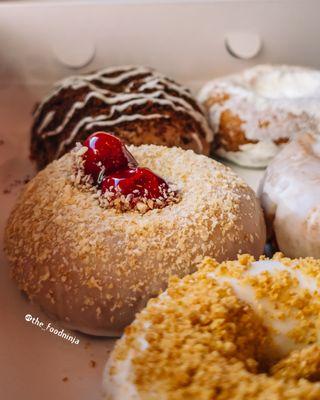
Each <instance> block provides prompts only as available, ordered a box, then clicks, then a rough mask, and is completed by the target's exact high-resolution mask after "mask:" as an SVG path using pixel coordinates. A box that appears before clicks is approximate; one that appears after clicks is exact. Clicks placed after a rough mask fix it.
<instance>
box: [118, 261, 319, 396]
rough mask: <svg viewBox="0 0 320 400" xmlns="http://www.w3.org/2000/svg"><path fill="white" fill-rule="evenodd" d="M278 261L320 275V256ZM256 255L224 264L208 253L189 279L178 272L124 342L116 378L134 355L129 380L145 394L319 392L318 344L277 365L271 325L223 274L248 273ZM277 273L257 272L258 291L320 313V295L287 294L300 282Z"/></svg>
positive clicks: (280, 303)
mask: <svg viewBox="0 0 320 400" xmlns="http://www.w3.org/2000/svg"><path fill="white" fill-rule="evenodd" d="M274 260H275V261H276V260H281V263H283V264H284V265H288V266H289V267H290V268H294V269H298V270H299V271H300V272H301V273H306V274H307V275H308V276H312V277H314V278H316V279H318V278H319V276H320V273H319V267H320V261H316V260H314V259H311V258H308V259H300V260H294V261H291V260H290V259H287V258H281V255H280V254H278V255H276V257H275V258H274ZM252 261H253V258H252V257H251V256H249V255H241V256H239V258H238V260H237V261H232V262H231V261H228V262H224V263H221V264H218V263H217V262H216V261H214V260H212V259H209V258H207V259H206V260H205V261H204V262H203V263H202V265H201V266H200V267H199V269H198V271H197V272H196V273H194V274H192V275H189V276H187V277H185V278H183V279H182V280H180V279H178V278H172V279H171V281H170V285H169V288H168V290H167V291H166V292H165V293H164V294H162V295H161V296H160V297H159V298H157V299H153V300H150V301H149V303H148V306H147V307H146V309H145V310H143V311H142V312H141V313H140V314H139V315H138V317H137V319H136V321H135V322H134V323H133V324H132V325H131V326H129V327H128V328H127V329H126V331H125V335H124V338H123V339H122V340H121V341H120V342H118V345H117V346H116V349H115V351H114V357H113V360H115V361H114V362H113V364H112V366H111V368H110V376H111V378H112V377H114V376H116V375H117V374H118V372H119V368H121V366H122V363H123V362H124V361H125V360H127V359H128V357H129V359H130V363H131V366H132V372H131V374H132V375H131V377H130V379H131V380H132V383H133V384H134V385H135V387H136V388H137V390H138V393H139V398H141V399H150V398H152V399H153V398H155V399H156V398H159V396H162V397H161V398H166V399H168V400H182V399H193V398H197V399H201V400H202V399H203V400H209V399H217V400H229V399H235V400H240V399H241V400H242V399H252V400H253V399H259V400H267V399H268V400H269V399H274V400H288V399H295V400H299V399H301V400H303V399H312V400H316V399H319V397H320V384H319V383H314V381H315V380H319V377H320V375H319V371H320V369H319V365H320V361H319V360H320V356H319V355H320V351H319V347H318V345H317V344H313V345H311V346H308V345H307V346H306V347H304V348H302V349H301V350H295V351H293V352H292V353H290V354H289V355H288V356H287V357H285V358H283V359H282V360H280V361H275V363H274V364H273V365H271V366H270V365H269V361H270V352H272V349H273V342H272V332H270V331H269V330H268V329H267V327H266V326H265V324H264V322H265V321H264V320H263V318H262V317H261V316H259V315H258V314H257V313H256V312H254V310H253V309H252V308H251V307H250V306H249V305H248V304H246V303H245V302H244V301H242V300H240V299H239V298H238V297H237V296H236V295H235V292H234V291H233V290H232V288H231V287H230V285H226V284H222V283H221V282H220V281H219V276H223V275H226V274H230V275H231V276H233V277H236V278H238V277H239V276H240V277H241V276H242V275H243V274H244V273H245V272H246V271H248V270H249V268H250V265H251V263H252ZM317 269H318V271H317ZM213 272H214V273H216V272H217V278H216V279H213V278H212V273H213ZM258 275H259V274H258ZM270 276H271V275H267V276H266V275H265V274H261V276H260V277H259V279H257V277H252V278H254V279H253V280H252V281H251V283H252V284H253V285H254V286H255V287H256V288H258V287H259V288H260V289H261V291H257V296H266V297H269V298H271V299H273V301H274V302H276V304H277V306H279V308H280V309H282V307H284V308H285V309H286V311H287V312H291V308H290V306H291V305H292V304H291V303H292V302H293V307H292V309H294V310H299V311H300V314H299V315H297V314H295V317H297V318H300V319H301V320H303V319H307V318H309V317H310V315H313V316H315V315H316V316H318V315H319V313H318V308H316V309H311V308H312V307H311V303H312V304H314V303H317V301H318V300H319V297H320V295H319V294H317V300H316V301H315V302H312V301H310V299H309V298H308V297H310V296H306V297H307V299H306V300H304V297H303V294H306V291H305V290H303V289H302V291H301V296H299V298H298V297H297V296H294V298H293V299H290V298H287V295H288V294H289V292H288V290H289V286H290V285H292V287H293V289H294V288H295V287H296V286H297V283H296V282H295V281H294V280H290V279H288V276H287V275H286V274H280V275H279V277H278V278H279V279H278V281H275V280H273V279H270ZM270 292H271V293H270ZM282 292H284V294H283V293H282ZM283 303H284V304H285V305H283ZM306 303H308V304H309V307H307V305H306ZM294 312H295V311H294ZM317 319H319V318H317ZM304 333H305V335H306V336H307V337H308V332H307V331H304ZM308 339H309V338H308ZM312 340H313V342H314V341H315V340H316V338H312ZM307 341H308V340H307ZM142 343H143V345H142Z"/></svg>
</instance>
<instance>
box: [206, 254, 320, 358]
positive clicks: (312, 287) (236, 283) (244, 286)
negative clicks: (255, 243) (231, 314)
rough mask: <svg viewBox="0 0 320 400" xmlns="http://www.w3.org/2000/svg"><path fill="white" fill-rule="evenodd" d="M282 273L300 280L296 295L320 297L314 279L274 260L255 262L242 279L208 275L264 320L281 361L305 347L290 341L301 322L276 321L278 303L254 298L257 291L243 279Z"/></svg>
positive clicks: (293, 320) (291, 320) (290, 320)
mask: <svg viewBox="0 0 320 400" xmlns="http://www.w3.org/2000/svg"><path fill="white" fill-rule="evenodd" d="M281 271H286V272H288V273H289V274H290V276H291V277H292V278H294V279H297V281H298V287H297V288H296V292H301V291H303V290H307V291H308V292H309V293H310V294H312V295H313V294H314V293H315V292H317V293H320V289H319V287H318V286H317V283H316V280H315V278H311V277H310V276H307V275H306V274H303V272H302V271H301V270H299V269H295V268H292V266H290V267H288V266H285V265H283V264H282V263H281V262H279V261H274V260H264V261H256V262H253V263H252V264H251V267H250V269H249V270H248V271H247V272H246V273H244V274H243V276H242V277H241V279H236V278H234V277H230V276H223V277H222V276H216V275H215V273H210V274H209V275H210V276H211V277H212V278H215V279H217V280H218V282H227V283H228V284H230V285H231V286H232V288H233V289H234V291H235V293H236V295H237V297H238V298H239V299H240V300H242V301H244V302H245V303H247V304H249V305H250V306H251V307H252V309H253V310H254V312H255V313H256V314H257V315H259V316H260V317H261V318H262V320H263V323H264V325H265V326H266V327H267V328H269V329H270V332H271V336H272V340H273V343H274V345H275V351H276V352H277V356H278V357H280V358H281V357H285V356H286V355H288V354H289V353H290V352H291V351H293V350H298V349H300V348H301V347H303V346H304V344H302V343H298V342H295V341H293V340H292V339H291V338H290V336H288V334H289V332H290V331H291V330H292V329H294V328H295V327H297V326H298V324H299V322H300V321H299V320H298V319H293V318H291V317H289V316H287V317H285V318H283V319H281V320H280V319H278V318H276V312H277V308H278V304H277V302H274V301H271V300H270V299H266V298H258V297H257V296H256V295H255V290H254V288H253V287H252V286H251V285H249V284H248V283H244V282H243V281H242V278H245V277H246V276H256V275H259V274H261V273H263V272H268V273H269V274H271V275H277V273H279V272H281ZM316 317H317V316H315V315H310V317H309V318H310V319H312V320H313V319H315V318H316Z"/></svg>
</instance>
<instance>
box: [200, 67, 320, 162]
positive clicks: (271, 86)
mask: <svg viewBox="0 0 320 400" xmlns="http://www.w3.org/2000/svg"><path fill="white" fill-rule="evenodd" d="M198 99H199V101H200V102H201V103H202V104H203V105H204V107H205V109H206V112H207V113H208V118H209V120H210V123H211V127H212V129H213V131H214V133H215V144H214V147H215V150H214V151H215V153H216V154H217V155H219V156H221V157H223V158H225V159H227V160H231V161H233V162H235V163H236V164H239V165H241V166H245V167H265V166H266V165H267V164H268V163H269V162H270V160H272V158H273V157H274V156H275V155H276V154H277V153H278V151H279V150H280V149H281V148H282V147H283V146H284V145H285V144H286V143H287V142H288V141H289V140H291V138H292V137H294V136H295V135H299V134H301V133H306V132H319V126H320V124H319V123H320V111H319V110H320V71H318V70H312V69H307V68H301V67H294V66H286V65H282V66H271V65H259V66H256V67H254V68H251V69H247V70H245V71H243V72H242V73H239V74H235V75H231V76H228V77H225V78H219V79H215V80H213V81H211V82H208V83H207V84H206V85H204V87H203V88H202V90H201V91H200V94H199V97H198Z"/></svg>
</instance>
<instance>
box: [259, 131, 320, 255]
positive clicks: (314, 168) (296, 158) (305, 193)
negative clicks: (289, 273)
mask: <svg viewBox="0 0 320 400" xmlns="http://www.w3.org/2000/svg"><path fill="white" fill-rule="evenodd" d="M259 197H260V200H261V204H262V206H263V209H264V212H265V216H266V221H267V226H268V231H269V234H268V236H269V238H270V239H272V238H274V239H275V242H276V244H277V246H278V248H279V249H280V250H281V251H282V252H283V253H284V254H285V255H287V256H288V257H307V256H313V257H316V258H320V137H319V135H313V134H305V135H302V136H300V137H299V138H297V139H296V140H293V141H291V142H290V143H289V144H288V145H287V146H286V147H285V148H284V149H283V150H282V151H281V152H280V153H279V154H278V155H277V156H276V157H275V158H274V159H273V161H272V162H271V163H270V164H269V166H268V168H267V170H266V172H265V175H264V177H263V179H262V181H261V183H260V188H259Z"/></svg>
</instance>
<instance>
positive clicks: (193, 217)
mask: <svg viewBox="0 0 320 400" xmlns="http://www.w3.org/2000/svg"><path fill="white" fill-rule="evenodd" d="M103 135H105V137H104V138H103ZM110 137H112V138H113V139H112V140H111V139H110ZM117 140H118V141H119V139H117V138H116V137H114V136H112V135H108V134H107V133H103V132H100V133H97V134H93V135H92V136H90V137H89V138H88V139H87V140H86V141H85V142H84V144H85V146H79V147H78V146H77V147H76V148H75V149H74V150H73V151H72V152H70V153H67V154H65V155H64V156H63V157H61V158H60V159H59V160H56V161H54V162H52V163H51V164H49V165H48V166H47V167H46V168H45V169H43V170H42V171H40V172H39V173H38V174H37V175H36V176H35V177H34V178H33V179H32V180H31V181H30V182H29V183H28V184H27V185H26V187H25V189H24V190H23V192H22V194H21V196H20V199H19V200H18V202H17V204H16V206H15V207H14V209H13V211H12V213H11V215H10V217H9V220H8V223H7V226H6V231H5V252H6V254H7V256H8V259H9V263H10V265H11V270H12V276H13V279H14V280H15V282H16V283H17V284H18V286H19V288H20V289H21V290H22V291H23V292H25V293H26V294H27V296H28V297H29V298H30V299H31V300H32V301H33V302H35V303H37V304H39V305H40V307H41V308H42V309H43V310H44V311H45V312H46V313H47V314H48V315H49V316H50V317H51V318H53V319H56V320H60V321H61V322H62V324H64V325H65V326H66V327H69V328H72V329H76V330H79V331H82V332H85V333H89V334H92V335H105V336H117V335H120V334H121V333H122V331H123V329H124V327H125V326H127V325H128V324H129V323H130V322H132V320H133V318H134V315H135V313H136V312H137V311H139V310H140V309H142V307H144V306H145V304H146V302H147V300H148V299H149V298H150V297H154V296H156V295H158V293H159V291H160V290H163V289H165V287H166V285H167V282H168V278H169V276H170V275H177V276H180V277H182V276H184V275H186V274H188V273H190V272H192V271H194V270H195V266H196V264H197V263H198V262H199V261H200V259H201V258H202V257H203V256H205V255H208V256H214V257H216V258H217V259H218V260H224V259H227V258H232V257H235V256H236V255H237V254H238V253H239V252H243V253H245V252H249V251H250V252H251V253H252V254H254V255H255V256H259V255H260V254H262V252H263V247H264V243H265V224H264V219H263V213H262V210H261V207H260V204H259V202H258V200H257V198H256V196H255V194H254V193H253V191H252V190H251V189H250V188H249V187H248V186H247V185H246V184H245V183H244V182H243V181H242V180H241V179H240V178H239V177H237V175H236V174H235V173H234V172H232V171H231V170H230V169H229V168H227V167H225V166H224V165H222V164H220V163H218V162H216V161H214V160H211V159H209V158H208V157H205V156H202V155H197V154H195V153H194V152H193V151H192V150H187V151H185V150H182V149H179V148H167V147H164V146H156V145H142V146H139V147H136V146H133V145H132V146H129V147H128V148H126V147H125V146H124V145H122V144H121V142H120V141H119V142H120V144H121V146H122V147H121V146H120V147H117V146H118V145H117V144H116V143H115V141H117ZM121 148H122V151H123V153H121ZM108 149H109V150H110V149H111V150H112V151H111V152H110V151H109V152H108V151H107V150H108ZM106 153H108V157H107V159H104V156H105V155H106ZM120 153H121V154H120ZM95 156H98V158H99V157H100V161H99V160H98V159H95ZM122 156H123V158H122ZM101 160H102V161H101ZM80 161H81V162H80ZM126 162H127V164H128V165H129V168H128V169H127V170H126V169H124V163H126ZM79 164H80V166H79ZM96 167H99V168H100V169H101V170H100V172H99V173H97V170H96ZM112 168H116V169H120V170H118V171H113V172H112ZM101 171H102V172H103V171H104V173H105V176H104V178H103V179H102V180H101V179H100V178H101ZM153 171H154V172H153ZM156 174H158V175H156ZM162 177H163V178H162ZM118 189H119V190H120V192H118ZM142 190H143V192H142ZM150 194H151V195H150Z"/></svg>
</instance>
